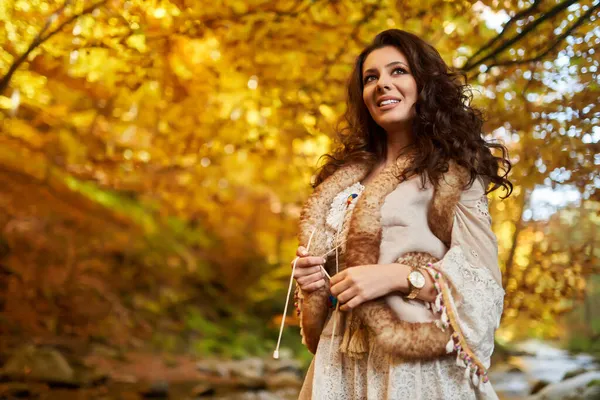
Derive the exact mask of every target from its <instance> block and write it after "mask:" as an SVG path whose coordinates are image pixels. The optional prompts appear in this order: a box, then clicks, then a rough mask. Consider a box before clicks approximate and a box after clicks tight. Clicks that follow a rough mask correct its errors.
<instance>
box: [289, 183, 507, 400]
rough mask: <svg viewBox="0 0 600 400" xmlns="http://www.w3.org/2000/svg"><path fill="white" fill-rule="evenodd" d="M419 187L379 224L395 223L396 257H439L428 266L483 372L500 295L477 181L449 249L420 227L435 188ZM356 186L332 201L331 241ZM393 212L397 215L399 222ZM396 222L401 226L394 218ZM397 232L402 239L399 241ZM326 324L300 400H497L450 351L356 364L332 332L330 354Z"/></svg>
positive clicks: (411, 187) (464, 200)
mask: <svg viewBox="0 0 600 400" xmlns="http://www.w3.org/2000/svg"><path fill="white" fill-rule="evenodd" d="M419 184H420V179H410V180H408V181H406V182H403V183H402V184H400V185H399V186H398V188H397V189H396V190H395V191H394V192H392V193H390V195H388V197H386V202H385V203H384V205H383V206H382V221H385V220H391V219H393V220H395V221H397V222H398V223H397V225H398V226H394V232H393V235H394V239H395V240H394V241H393V243H403V245H402V247H403V248H401V249H394V251H396V250H399V253H400V254H401V253H406V252H409V251H428V252H429V253H430V254H432V255H434V256H436V257H438V258H439V259H440V261H439V262H438V263H436V264H435V265H434V267H435V268H436V269H439V270H440V271H443V274H444V276H445V279H446V281H447V282H448V284H449V286H451V287H452V290H453V293H455V296H454V297H453V298H452V303H453V304H452V306H454V309H455V310H456V315H457V317H458V320H459V324H460V327H461V329H462V333H463V335H464V337H465V339H466V341H467V343H468V345H469V347H470V349H471V351H472V352H473V353H474V354H475V355H476V356H477V357H478V358H479V360H480V361H481V362H482V363H483V365H484V366H485V367H486V368H489V366H490V357H491V355H492V351H493V348H494V331H495V330H496V328H497V327H498V324H499V322H500V316H501V314H502V307H503V299H504V290H503V289H502V286H501V276H500V271H499V268H498V263H497V254H498V253H497V251H498V247H497V242H496V237H495V235H494V234H493V232H492V231H491V228H490V224H491V219H490V215H489V213H488V208H487V204H488V203H487V197H486V196H485V194H484V189H483V183H482V181H481V180H480V179H478V180H477V181H476V182H475V183H474V184H473V186H472V187H471V188H470V189H467V190H465V191H463V193H462V196H461V199H460V202H459V204H458V205H457V207H456V210H455V214H454V215H455V216H454V225H453V231H452V243H451V247H450V249H447V248H446V247H445V246H444V245H443V244H442V243H441V241H439V240H437V238H435V236H433V234H432V233H431V231H430V230H429V227H428V226H427V224H426V223H423V222H426V221H427V209H428V205H429V202H430V201H431V199H432V196H433V189H432V188H431V187H427V188H426V189H424V190H423V189H419V187H418V185H419ZM362 189H363V187H362V185H360V183H358V184H355V185H354V186H353V187H350V188H347V189H346V190H344V191H342V192H340V194H339V195H338V196H337V197H336V198H335V199H334V201H333V203H332V206H331V210H330V214H329V216H328V220H327V223H328V225H329V226H330V228H331V231H330V235H331V236H334V235H335V233H336V232H337V230H339V229H341V228H342V224H343V222H342V218H340V217H339V210H343V209H344V208H345V207H349V208H352V207H353V204H354V203H355V202H356V198H355V199H354V200H353V201H352V203H351V204H350V205H349V206H348V205H347V201H348V196H349V195H350V194H351V193H356V194H358V195H360V193H361V192H362ZM386 208H387V209H386ZM386 214H387V216H386ZM396 214H401V217H398V216H397V215H396ZM398 218H399V219H401V220H402V221H401V222H400V221H398ZM390 235H391V234H390ZM398 235H399V236H400V237H401V238H404V239H405V240H401V241H398V240H397V239H398ZM433 238H435V239H433ZM331 240H333V239H331ZM385 240H390V237H388V238H386V235H385V234H384V235H383V238H382V241H385ZM436 240H437V241H436ZM331 243H333V241H332V242H331ZM396 255H397V254H395V255H394V257H395V256H396ZM382 259H383V262H389V261H387V259H386V255H385V254H382V255H381V256H380V260H379V263H382ZM417 301H418V300H417ZM332 324H333V318H331V312H330V318H329V320H328V321H327V323H326V325H325V328H324V329H323V332H322V334H321V338H320V340H319V345H318V348H317V352H316V354H315V356H314V358H313V360H312V362H311V365H310V367H309V369H308V371H307V374H306V378H305V381H304V384H303V387H302V390H301V393H300V397H299V398H300V399H302V400H305V399H312V400H328V399H331V400H346V399H354V400H385V399H398V400H404V399H410V400H419V399H420V400H429V399H431V400H441V399H443V400H451V399H456V400H468V399H497V398H498V397H497V396H496V393H495V392H494V390H493V388H492V386H491V383H489V382H488V383H485V384H484V383H481V382H479V383H478V384H477V385H475V384H473V381H472V380H471V379H470V378H469V375H468V374H467V372H466V371H469V369H468V368H466V369H465V364H464V362H463V361H462V360H461V359H459V358H457V354H456V352H454V353H453V354H451V355H448V356H446V357H442V358H440V359H437V360H434V361H423V362H419V361H416V362H407V361H404V360H402V359H399V358H397V357H395V356H393V355H390V354H387V353H384V352H382V351H380V350H379V349H378V348H377V347H373V348H371V350H370V352H369V353H368V355H367V357H363V358H362V359H360V360H355V359H352V358H348V357H347V356H345V355H344V354H342V353H340V352H338V351H337V349H338V347H339V344H340V341H341V336H342V335H341V334H340V333H336V335H335V337H334V339H333V347H331V348H332V349H333V351H332V352H331V354H330V351H329V350H330V345H331V340H332V330H333V328H332Z"/></svg>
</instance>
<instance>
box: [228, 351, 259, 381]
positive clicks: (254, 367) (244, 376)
mask: <svg viewBox="0 0 600 400" xmlns="http://www.w3.org/2000/svg"><path fill="white" fill-rule="evenodd" d="M229 371H230V373H231V376H232V377H233V378H237V380H238V382H239V383H240V385H241V386H243V387H245V388H248V389H261V388H264V387H266V382H265V378H264V373H265V363H264V361H263V360H262V359H260V358H257V357H253V358H247V359H245V360H241V361H232V362H230V363H229Z"/></svg>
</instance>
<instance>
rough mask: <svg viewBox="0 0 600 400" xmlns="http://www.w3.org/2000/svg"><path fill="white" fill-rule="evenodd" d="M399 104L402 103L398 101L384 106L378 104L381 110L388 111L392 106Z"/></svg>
mask: <svg viewBox="0 0 600 400" xmlns="http://www.w3.org/2000/svg"><path fill="white" fill-rule="evenodd" d="M398 104H400V101H398V102H397V103H390V104H386V105H383V106H378V107H377V108H379V109H380V110H381V111H387V110H391V109H392V108H394V107H396V106H397V105H398Z"/></svg>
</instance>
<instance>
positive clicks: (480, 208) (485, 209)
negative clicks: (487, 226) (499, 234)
mask: <svg viewBox="0 0 600 400" xmlns="http://www.w3.org/2000/svg"><path fill="white" fill-rule="evenodd" d="M475 208H476V209H477V212H478V213H479V215H481V216H482V217H484V218H485V219H487V220H488V222H490V223H491V222H492V217H491V216H490V210H489V206H488V198H487V196H486V195H485V194H484V195H483V196H481V197H480V198H479V199H478V200H477V202H476V203H475Z"/></svg>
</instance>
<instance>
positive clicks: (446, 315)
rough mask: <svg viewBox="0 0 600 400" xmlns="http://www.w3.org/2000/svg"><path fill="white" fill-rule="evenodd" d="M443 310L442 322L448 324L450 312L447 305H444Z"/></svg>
mask: <svg viewBox="0 0 600 400" xmlns="http://www.w3.org/2000/svg"><path fill="white" fill-rule="evenodd" d="M443 310H444V311H442V322H443V323H444V325H447V324H448V313H447V312H446V307H443Z"/></svg>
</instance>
